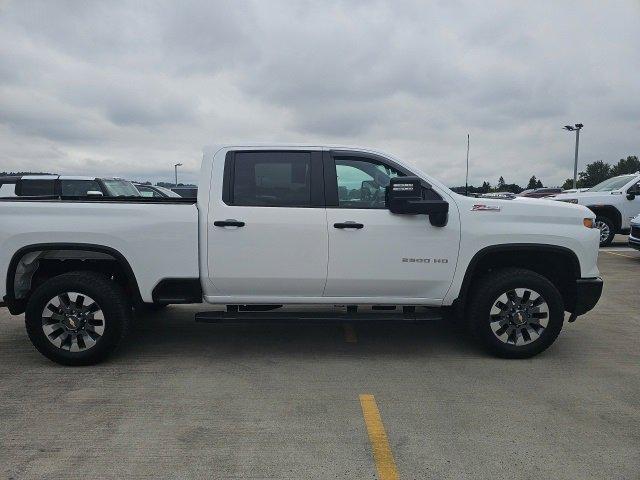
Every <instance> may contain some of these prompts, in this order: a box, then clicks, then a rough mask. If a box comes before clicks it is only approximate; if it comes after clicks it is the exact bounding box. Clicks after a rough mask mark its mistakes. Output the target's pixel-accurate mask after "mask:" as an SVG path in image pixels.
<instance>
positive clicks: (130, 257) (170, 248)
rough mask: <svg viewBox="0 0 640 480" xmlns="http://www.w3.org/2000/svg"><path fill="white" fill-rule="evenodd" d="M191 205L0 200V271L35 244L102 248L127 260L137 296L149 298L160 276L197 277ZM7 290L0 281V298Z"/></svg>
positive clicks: (179, 200) (144, 201)
mask: <svg viewBox="0 0 640 480" xmlns="http://www.w3.org/2000/svg"><path fill="white" fill-rule="evenodd" d="M195 203H196V200H195V199H186V198H166V199H157V198H107V197H103V198H100V197H98V198H70V199H69V198H65V199H60V198H57V197H52V198H41V197H37V198H33V197H17V198H2V199H0V271H3V272H6V271H7V269H8V268H9V265H10V263H11V262H12V259H13V257H14V254H15V255H19V254H20V251H23V252H26V251H27V250H31V251H33V249H34V248H35V247H37V246H42V248H43V250H44V249H46V248H47V247H49V248H54V247H53V246H55V245H56V244H57V245H62V244H65V243H72V244H75V245H77V244H85V245H93V246H101V247H106V248H107V249H109V250H115V251H117V252H118V253H119V254H121V255H122V256H123V257H124V258H125V259H126V260H127V261H128V262H129V264H130V266H131V270H132V271H133V272H135V276H136V280H137V282H138V286H139V289H140V295H141V297H142V300H144V301H145V302H150V301H152V291H153V288H154V287H155V286H156V285H157V284H158V283H159V282H160V281H161V280H163V279H168V278H172V279H173V278H198V277H199V271H198V210H197V207H196V204H195ZM16 252H18V253H16ZM6 288H7V287H6V285H5V282H0V298H2V297H4V295H6V293H7V292H6V291H5V290H6Z"/></svg>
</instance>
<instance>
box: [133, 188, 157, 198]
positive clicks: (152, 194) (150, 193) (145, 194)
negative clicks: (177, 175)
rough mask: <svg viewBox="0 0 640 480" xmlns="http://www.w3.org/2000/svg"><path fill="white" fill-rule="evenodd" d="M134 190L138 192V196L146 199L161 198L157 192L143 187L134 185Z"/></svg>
mask: <svg viewBox="0 0 640 480" xmlns="http://www.w3.org/2000/svg"><path fill="white" fill-rule="evenodd" d="M136 188H137V189H138V191H139V192H140V195H141V196H143V197H147V198H155V197H162V195H160V194H159V193H158V192H156V191H155V190H154V189H153V188H150V187H147V186H145V185H136Z"/></svg>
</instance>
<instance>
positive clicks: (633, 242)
mask: <svg viewBox="0 0 640 480" xmlns="http://www.w3.org/2000/svg"><path fill="white" fill-rule="evenodd" d="M629 246H630V247H631V248H635V249H636V250H640V239H639V238H633V237H629Z"/></svg>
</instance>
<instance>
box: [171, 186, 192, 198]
mask: <svg viewBox="0 0 640 480" xmlns="http://www.w3.org/2000/svg"><path fill="white" fill-rule="evenodd" d="M171 190H172V191H173V192H175V193H177V194H178V195H180V196H181V197H183V198H198V187H171Z"/></svg>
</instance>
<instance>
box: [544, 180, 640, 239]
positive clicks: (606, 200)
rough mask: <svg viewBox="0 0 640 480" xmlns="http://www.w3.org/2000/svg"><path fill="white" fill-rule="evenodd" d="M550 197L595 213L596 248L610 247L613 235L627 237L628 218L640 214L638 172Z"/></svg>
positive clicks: (628, 229)
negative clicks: (596, 229)
mask: <svg viewBox="0 0 640 480" xmlns="http://www.w3.org/2000/svg"><path fill="white" fill-rule="evenodd" d="M553 198H554V200H559V201H561V202H567V203H575V204H579V205H585V206H586V207H587V208H588V209H589V210H591V211H592V212H593V213H595V215H596V227H597V228H598V230H600V246H601V247H604V246H607V245H611V242H613V238H614V237H615V236H616V234H617V233H620V234H623V235H628V234H629V231H630V227H631V225H630V222H631V219H633V217H635V216H636V215H638V214H640V172H636V173H634V174H629V175H618V176H617V177H612V178H609V179H608V180H605V181H604V182H601V183H599V184H598V185H596V186H595V187H591V188H589V189H587V190H585V191H580V192H573V193H563V194H560V195H556V196H555V197H553Z"/></svg>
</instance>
